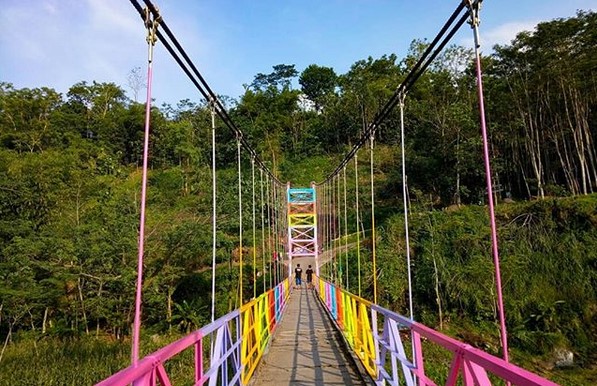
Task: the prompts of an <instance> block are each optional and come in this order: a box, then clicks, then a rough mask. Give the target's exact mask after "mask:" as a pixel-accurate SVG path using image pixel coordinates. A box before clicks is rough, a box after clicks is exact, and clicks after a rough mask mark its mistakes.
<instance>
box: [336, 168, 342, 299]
mask: <svg viewBox="0 0 597 386" xmlns="http://www.w3.org/2000/svg"><path fill="white" fill-rule="evenodd" d="M336 181H337V183H336V203H335V204H336V222H335V225H336V238H337V240H338V241H337V243H336V251H337V254H336V258H337V260H338V276H339V282H340V286H342V287H344V286H343V284H342V282H343V281H344V275H343V273H344V271H343V270H342V253H341V252H340V246H341V244H342V237H341V234H342V226H341V224H340V221H341V216H340V212H341V206H340V176H337V177H336Z"/></svg>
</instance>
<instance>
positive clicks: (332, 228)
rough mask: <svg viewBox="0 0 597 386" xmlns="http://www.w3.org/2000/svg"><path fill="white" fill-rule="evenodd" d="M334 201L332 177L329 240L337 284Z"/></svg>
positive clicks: (333, 272) (333, 275)
mask: <svg viewBox="0 0 597 386" xmlns="http://www.w3.org/2000/svg"><path fill="white" fill-rule="evenodd" d="M335 201H336V178H335V177H334V178H332V181H331V183H330V242H331V248H332V249H331V251H332V266H331V269H332V282H333V283H334V284H337V283H336V281H337V277H338V275H337V272H336V269H337V265H338V262H337V259H336V257H337V255H336V252H337V250H336V226H335V218H336V207H335V205H334V202H335Z"/></svg>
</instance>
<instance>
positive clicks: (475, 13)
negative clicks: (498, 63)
mask: <svg viewBox="0 0 597 386" xmlns="http://www.w3.org/2000/svg"><path fill="white" fill-rule="evenodd" d="M467 6H468V8H469V12H470V17H471V19H470V23H471V27H472V29H473V36H474V44H475V69H476V75H477V91H478V98H479V118H480V121H481V136H482V138H483V161H484V164H485V178H486V183H487V199H488V204H489V220H490V225H491V252H492V255H493V264H494V268H495V285H496V290H497V298H498V311H499V318H500V335H501V343H502V351H503V353H502V354H503V358H504V360H505V361H506V362H509V355H508V333H507V330H506V317H505V312H504V299H503V296H502V276H501V273H500V255H499V249H498V239H497V226H496V222H495V209H494V202H493V182H492V179H491V162H490V158H489V140H488V136H487V124H486V122H485V102H484V97H483V75H482V72H481V54H480V52H479V48H480V47H481V43H480V39H479V22H480V19H479V10H480V6H481V4H480V1H474V2H473V1H472V0H467Z"/></svg>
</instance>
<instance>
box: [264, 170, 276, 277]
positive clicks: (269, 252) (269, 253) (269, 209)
mask: <svg viewBox="0 0 597 386" xmlns="http://www.w3.org/2000/svg"><path fill="white" fill-rule="evenodd" d="M269 179H270V177H269V176H267V182H266V184H265V195H266V196H267V256H268V259H269V288H273V287H274V286H273V279H274V278H273V275H272V269H273V266H272V258H271V257H272V206H271V196H270V192H269V189H270V181H269Z"/></svg>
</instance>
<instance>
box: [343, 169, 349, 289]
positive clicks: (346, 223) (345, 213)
mask: <svg viewBox="0 0 597 386" xmlns="http://www.w3.org/2000/svg"><path fill="white" fill-rule="evenodd" d="M343 180H344V184H343V185H344V235H345V239H344V257H345V259H346V290H347V291H350V282H349V281H348V203H347V199H346V195H347V194H346V191H347V188H346V165H344V176H343Z"/></svg>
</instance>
